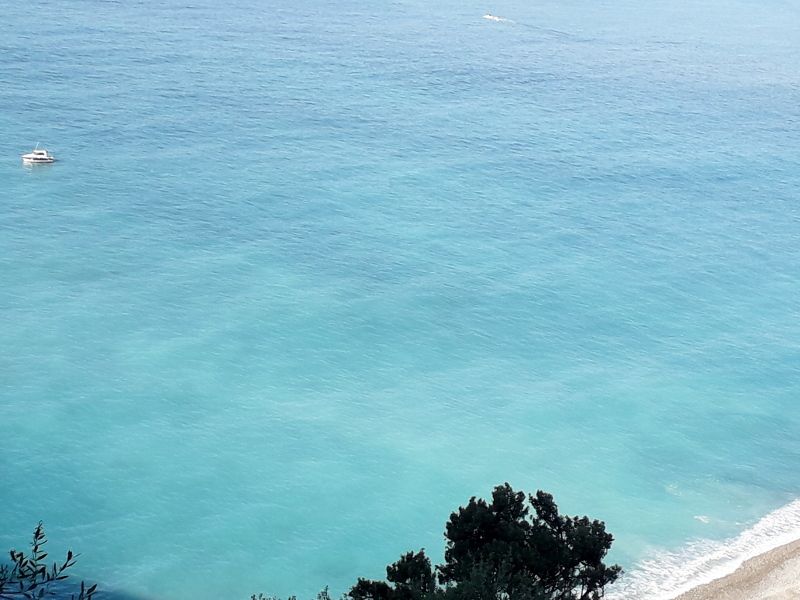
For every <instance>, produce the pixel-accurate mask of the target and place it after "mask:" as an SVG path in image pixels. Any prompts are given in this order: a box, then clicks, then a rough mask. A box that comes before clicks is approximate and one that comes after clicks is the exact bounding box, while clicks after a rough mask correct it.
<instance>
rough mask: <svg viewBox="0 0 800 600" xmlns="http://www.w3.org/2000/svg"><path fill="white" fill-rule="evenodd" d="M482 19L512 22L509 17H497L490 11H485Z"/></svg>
mask: <svg viewBox="0 0 800 600" xmlns="http://www.w3.org/2000/svg"><path fill="white" fill-rule="evenodd" d="M483 18H484V19H488V20H490V21H496V22H497V23H513V22H514V21H512V20H511V19H506V18H505V17H498V16H497V15H493V14H492V13H486V14H485V15H483Z"/></svg>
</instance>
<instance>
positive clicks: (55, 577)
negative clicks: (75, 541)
mask: <svg viewBox="0 0 800 600" xmlns="http://www.w3.org/2000/svg"><path fill="white" fill-rule="evenodd" d="M45 544H47V537H46V536H45V533H44V527H43V526H42V523H41V522H39V525H37V526H36V529H35V530H34V532H33V541H32V542H31V552H30V554H29V555H26V554H25V553H24V552H17V551H16V550H11V551H10V552H9V555H10V557H11V562H10V564H7V565H0V600H38V599H39V598H47V597H51V596H53V595H54V594H55V592H56V587H57V586H59V583H60V582H63V581H64V580H66V579H67V578H68V577H69V575H67V574H66V573H65V571H67V569H69V568H71V567H72V566H74V565H75V559H76V558H77V555H75V554H73V553H72V551H71V550H70V551H68V552H67V557H66V560H64V562H63V563H61V564H60V565H59V564H58V562H54V563H53V565H52V567H51V568H48V566H47V563H46V562H45V559H46V558H47V552H45V551H44V546H45ZM62 589H63V588H62ZM96 590H97V585H96V584H95V585H92V586H90V587H88V588H87V587H86V586H85V584H84V583H83V582H81V588H80V591H79V592H78V595H77V596H75V595H74V594H73V595H72V596H71V598H72V600H92V598H93V597H94V594H95V592H96Z"/></svg>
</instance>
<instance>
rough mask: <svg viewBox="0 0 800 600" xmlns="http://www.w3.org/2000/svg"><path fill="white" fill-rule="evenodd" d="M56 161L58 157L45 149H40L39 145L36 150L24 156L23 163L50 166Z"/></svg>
mask: <svg viewBox="0 0 800 600" xmlns="http://www.w3.org/2000/svg"><path fill="white" fill-rule="evenodd" d="M55 161H56V157H55V156H53V155H52V154H50V152H48V151H47V150H45V149H43V148H41V149H40V148H39V144H36V148H34V149H33V150H32V151H31V152H28V153H27V154H23V155H22V162H24V163H25V164H27V165H36V164H50V163H52V162H55Z"/></svg>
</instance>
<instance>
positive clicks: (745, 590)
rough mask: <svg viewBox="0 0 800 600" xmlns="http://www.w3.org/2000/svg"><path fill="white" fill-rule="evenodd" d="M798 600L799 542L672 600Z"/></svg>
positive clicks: (799, 593) (770, 553)
mask: <svg viewBox="0 0 800 600" xmlns="http://www.w3.org/2000/svg"><path fill="white" fill-rule="evenodd" d="M790 599H792V600H800V540H798V541H795V542H792V543H790V544H786V545H785V546H780V547H779V548H775V549H774V550H770V551H769V552H766V553H764V554H761V555H759V556H756V557H754V558H751V559H750V560H748V561H746V562H745V563H744V564H742V566H741V567H739V568H738V569H736V571H734V572H733V573H731V574H730V575H727V576H726V577H722V578H720V579H717V580H715V581H712V582H711V583H708V584H706V585H701V586H699V587H696V588H694V589H693V590H690V591H688V592H686V593H685V594H681V595H680V596H678V597H676V598H675V600H790Z"/></svg>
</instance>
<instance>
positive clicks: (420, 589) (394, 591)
mask: <svg viewBox="0 0 800 600" xmlns="http://www.w3.org/2000/svg"><path fill="white" fill-rule="evenodd" d="M386 579H387V580H388V581H390V582H391V583H393V584H394V586H390V585H389V584H387V583H385V582H383V581H371V580H368V579H360V578H359V580H358V582H357V583H356V584H355V585H354V586H353V588H352V589H351V590H350V592H349V594H348V595H349V596H350V598H352V599H353V600H420V599H422V598H427V597H428V596H429V595H431V594H432V593H434V592H435V591H436V577H435V576H434V574H433V570H432V569H431V561H430V559H428V557H427V556H425V550H424V549H423V550H420V551H419V552H416V553H415V552H408V553H406V554H404V555H403V556H401V557H400V560H398V561H397V562H396V563H393V564H391V565H389V566H388V567H386Z"/></svg>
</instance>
